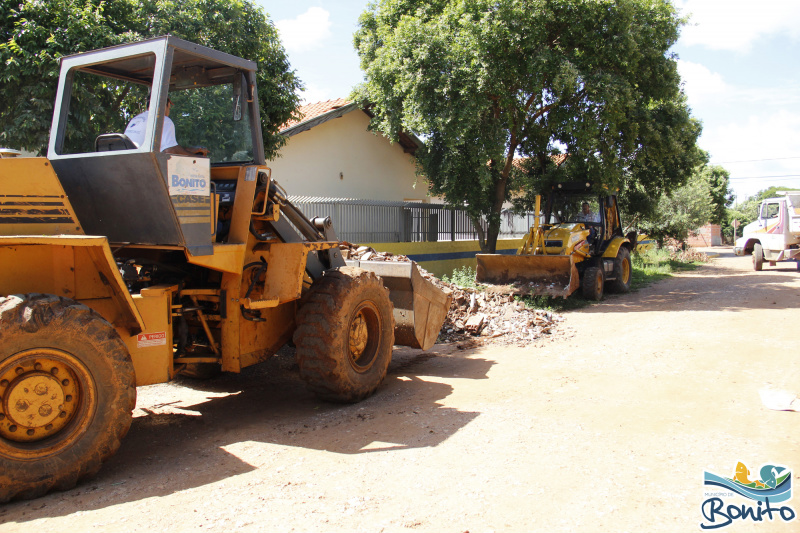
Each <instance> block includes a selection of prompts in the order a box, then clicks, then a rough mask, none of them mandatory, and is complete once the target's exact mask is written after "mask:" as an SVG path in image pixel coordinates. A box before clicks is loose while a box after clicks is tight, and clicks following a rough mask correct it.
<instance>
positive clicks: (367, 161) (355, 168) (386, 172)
mask: <svg viewBox="0 0 800 533" xmlns="http://www.w3.org/2000/svg"><path fill="white" fill-rule="evenodd" d="M298 116H299V118H298V120H294V121H291V122H289V123H287V124H285V125H284V126H283V127H282V128H281V133H283V134H284V135H286V136H287V137H289V140H288V142H287V143H286V145H285V146H284V147H283V148H282V149H281V151H280V155H279V157H277V158H276V159H274V160H273V161H271V162H270V164H269V166H270V168H272V176H273V177H274V178H275V179H276V180H277V181H278V182H279V183H280V184H281V185H282V186H283V187H284V188H285V189H286V191H287V192H288V193H289V194H290V195H291V196H311V197H324V198H358V199H363V200H380V201H400V202H403V201H405V202H408V201H410V202H429V201H430V198H429V196H428V184H427V182H426V180H425V179H424V178H421V177H418V176H417V175H416V164H415V161H414V152H415V151H416V150H417V148H418V147H420V146H421V141H420V140H419V139H417V138H416V137H414V136H413V135H409V134H407V133H404V132H401V133H400V135H399V142H397V143H391V142H390V141H389V140H388V139H387V138H386V137H384V136H382V135H380V134H375V133H373V132H371V131H369V130H368V129H367V127H368V126H369V121H370V118H371V115H370V113H369V110H368V109H362V108H361V107H359V106H358V105H357V104H355V103H353V102H350V101H348V100H345V99H343V98H340V99H336V100H328V101H325V102H317V103H313V104H308V105H304V106H301V107H300V108H299V109H298Z"/></svg>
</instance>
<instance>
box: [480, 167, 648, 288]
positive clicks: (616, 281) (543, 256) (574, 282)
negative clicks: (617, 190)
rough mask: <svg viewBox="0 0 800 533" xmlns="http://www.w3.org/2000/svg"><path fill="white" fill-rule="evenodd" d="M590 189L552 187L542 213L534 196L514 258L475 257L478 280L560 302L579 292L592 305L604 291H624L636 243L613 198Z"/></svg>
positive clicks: (584, 185) (587, 186)
mask: <svg viewBox="0 0 800 533" xmlns="http://www.w3.org/2000/svg"><path fill="white" fill-rule="evenodd" d="M591 190H592V189H591V183H585V182H570V183H562V184H558V185H555V186H553V189H552V191H551V193H550V194H549V195H548V196H547V200H546V203H545V206H544V211H542V209H541V197H539V196H537V197H536V218H535V219H534V225H533V226H532V227H531V228H530V231H529V232H528V233H527V235H525V237H524V239H523V242H522V245H521V246H520V247H519V249H518V250H517V253H516V255H503V254H478V255H477V256H476V257H477V261H478V268H477V274H476V281H478V282H479V283H484V284H490V285H493V287H491V289H492V290H493V291H499V292H507V293H515V294H530V295H547V296H561V297H564V298H567V297H568V296H569V295H571V294H572V293H573V292H575V291H576V290H577V289H578V288H580V289H581V292H582V293H583V296H584V297H586V298H588V299H591V300H601V299H602V298H603V293H604V291H605V288H606V287H608V289H609V290H611V291H614V292H628V291H629V290H630V283H631V258H630V256H631V252H632V251H633V250H634V249H635V242H636V240H635V238H634V239H633V241H632V240H631V239H630V238H629V237H626V236H623V234H622V226H621V223H620V216H619V208H618V207H617V197H616V195H614V194H601V195H597V194H593V193H592V192H591ZM592 204H595V205H594V207H593V206H592ZM595 209H596V210H595ZM632 243H633V244H632Z"/></svg>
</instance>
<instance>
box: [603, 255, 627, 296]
mask: <svg viewBox="0 0 800 533" xmlns="http://www.w3.org/2000/svg"><path fill="white" fill-rule="evenodd" d="M631 272H632V270H631V253H630V252H629V251H628V249H627V248H625V247H620V249H619V252H617V257H616V258H615V259H614V278H615V279H614V281H612V282H611V286H610V287H609V288H610V289H611V290H612V291H613V292H619V293H626V292H629V291H630V290H631Z"/></svg>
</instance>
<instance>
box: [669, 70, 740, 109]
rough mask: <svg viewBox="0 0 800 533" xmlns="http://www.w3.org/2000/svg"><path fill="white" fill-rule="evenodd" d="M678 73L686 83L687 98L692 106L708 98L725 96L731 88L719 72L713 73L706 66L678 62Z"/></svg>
mask: <svg viewBox="0 0 800 533" xmlns="http://www.w3.org/2000/svg"><path fill="white" fill-rule="evenodd" d="M678 72H680V74H681V79H682V80H683V83H684V90H685V92H686V96H687V97H688V98H689V103H690V104H691V105H696V104H697V103H698V102H700V101H702V100H705V99H707V98H710V97H711V98H717V97H719V96H720V95H725V94H726V93H728V92H729V91H730V90H731V88H730V87H729V86H728V84H726V83H725V81H724V80H723V79H722V76H721V75H720V74H719V73H717V72H711V70H709V69H708V67H706V66H705V65H701V64H700V63H692V62H691V61H682V60H678Z"/></svg>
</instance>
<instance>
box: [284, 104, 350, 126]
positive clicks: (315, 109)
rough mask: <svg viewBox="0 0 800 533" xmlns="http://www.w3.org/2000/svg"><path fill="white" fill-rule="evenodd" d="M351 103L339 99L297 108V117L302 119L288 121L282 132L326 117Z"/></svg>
mask: <svg viewBox="0 0 800 533" xmlns="http://www.w3.org/2000/svg"><path fill="white" fill-rule="evenodd" d="M350 103H351V102H350V100H348V99H346V98H337V99H335V100H325V101H324V102H314V103H313V104H306V105H301V106H300V107H298V108H297V116H298V117H300V119H299V120H290V121H288V122H287V123H286V124H284V125H283V126H281V131H283V130H285V129H288V128H291V127H292V126H296V125H298V124H300V123H301V122H305V121H307V120H311V119H313V118H316V117H318V116H320V115H324V114H325V113H327V112H329V111H333V110H334V109H339V108H340V107H344V106H346V105H348V104H350Z"/></svg>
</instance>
